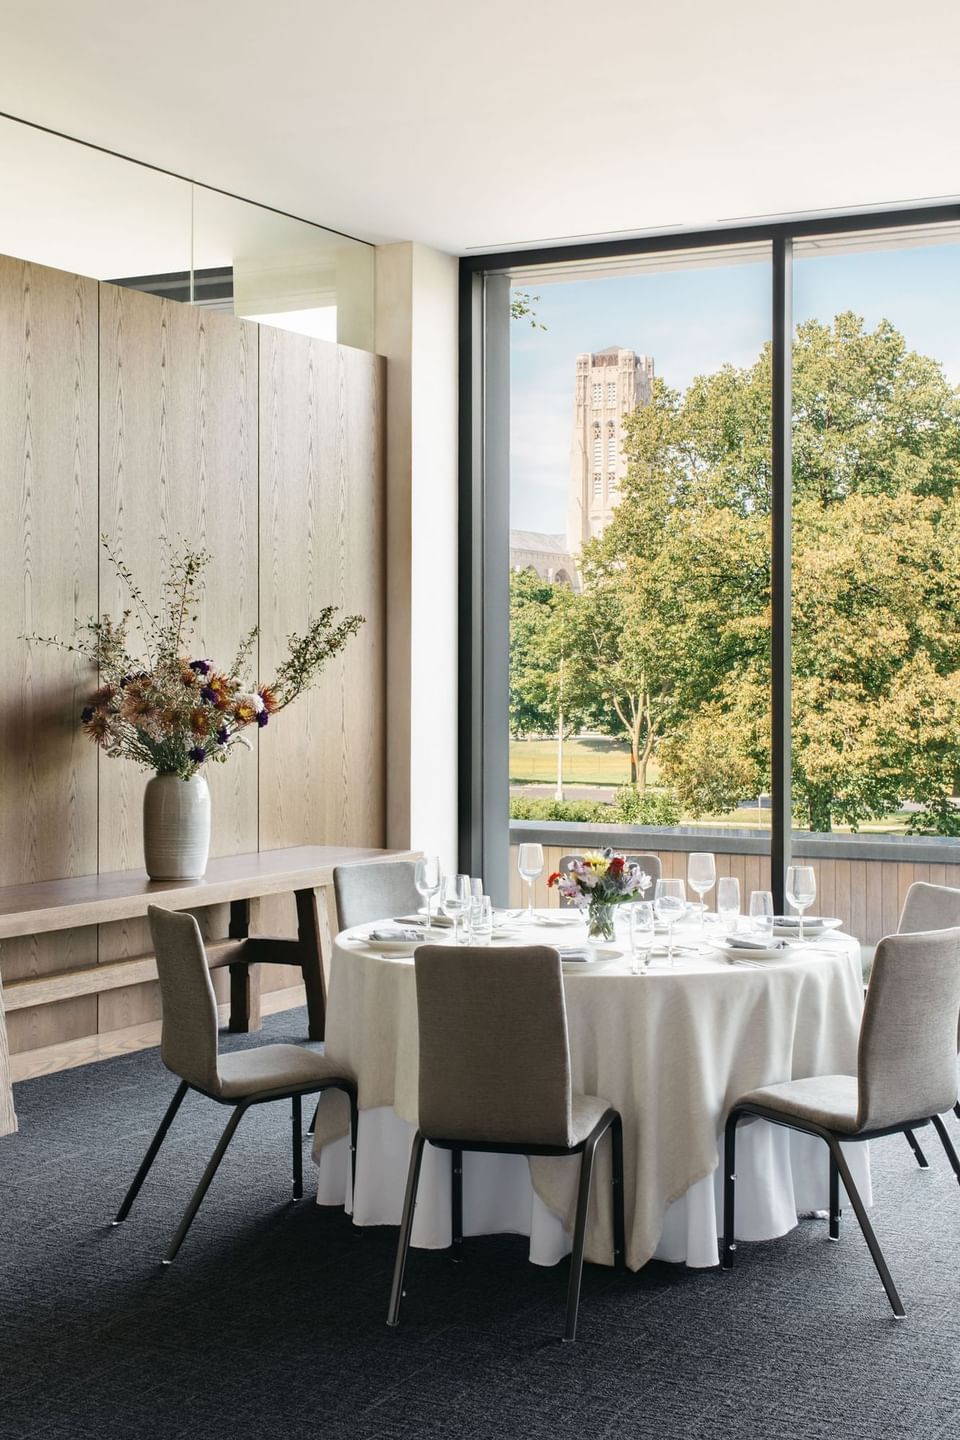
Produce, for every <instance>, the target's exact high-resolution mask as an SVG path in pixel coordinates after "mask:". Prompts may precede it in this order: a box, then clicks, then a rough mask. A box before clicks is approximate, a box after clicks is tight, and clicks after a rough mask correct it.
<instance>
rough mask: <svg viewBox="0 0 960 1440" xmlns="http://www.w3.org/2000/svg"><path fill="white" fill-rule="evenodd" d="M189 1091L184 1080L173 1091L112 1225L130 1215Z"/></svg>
mask: <svg viewBox="0 0 960 1440" xmlns="http://www.w3.org/2000/svg"><path fill="white" fill-rule="evenodd" d="M189 1089H190V1086H189V1085H188V1084H187V1082H186V1080H181V1081H180V1084H179V1085H178V1086H177V1088H176V1091H175V1093H174V1096H173V1099H172V1100H171V1101H170V1104H169V1105H168V1106H167V1113H166V1114H165V1115H164V1117H163V1119H162V1120H161V1121H160V1126H159V1128H158V1130H157V1133H156V1135H154V1137H153V1139H152V1140H151V1141H150V1147H149V1149H148V1150H147V1153H146V1155H144V1157H143V1159H142V1160H141V1162H140V1169H139V1170H138V1171H137V1173H136V1175H135V1176H134V1177H133V1184H132V1185H131V1186H130V1189H129V1190H128V1191H127V1193H126V1195H125V1196H124V1197H123V1204H122V1205H121V1206H120V1209H119V1210H118V1211H117V1218H116V1219H115V1220H114V1222H113V1223H114V1225H119V1224H120V1223H121V1221H123V1220H126V1218H127V1216H128V1215H129V1214H130V1207H131V1206H132V1204H133V1202H134V1200H136V1198H137V1196H138V1195H139V1193H140V1187H141V1185H142V1184H143V1182H144V1180H146V1178H147V1176H148V1174H149V1173H150V1167H151V1165H152V1164H153V1162H154V1160H156V1158H157V1151H158V1150H159V1149H160V1146H161V1145H162V1144H163V1141H164V1137H165V1136H166V1133H167V1131H168V1130H169V1129H170V1125H171V1123H172V1121H173V1117H174V1115H176V1113H177V1111H178V1110H179V1109H180V1105H181V1103H182V1101H183V1097H184V1095H186V1093H187V1091H188V1090H189Z"/></svg>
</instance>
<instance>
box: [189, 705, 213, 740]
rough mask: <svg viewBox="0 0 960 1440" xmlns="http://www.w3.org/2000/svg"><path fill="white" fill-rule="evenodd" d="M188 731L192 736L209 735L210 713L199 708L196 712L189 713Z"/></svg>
mask: <svg viewBox="0 0 960 1440" xmlns="http://www.w3.org/2000/svg"><path fill="white" fill-rule="evenodd" d="M190 729H191V730H192V731H193V733H194V735H199V736H201V737H202V736H204V735H209V734H210V711H209V710H202V709H201V708H200V707H199V706H198V707H197V709H196V710H191V711H190Z"/></svg>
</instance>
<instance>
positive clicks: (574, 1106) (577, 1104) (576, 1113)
mask: <svg viewBox="0 0 960 1440" xmlns="http://www.w3.org/2000/svg"><path fill="white" fill-rule="evenodd" d="M570 1108H571V1116H570V1143H571V1145H579V1144H580V1142H581V1141H582V1140H586V1138H587V1136H588V1135H589V1134H590V1131H591V1130H592V1129H593V1127H594V1125H596V1123H597V1121H598V1120H599V1119H600V1116H601V1115H603V1114H604V1113H605V1112H606V1111H607V1110H610V1109H611V1108H612V1107H611V1105H610V1103H609V1101H607V1100H601V1099H600V1097H599V1095H578V1094H576V1093H574V1095H573V1096H572V1100H571V1107H570Z"/></svg>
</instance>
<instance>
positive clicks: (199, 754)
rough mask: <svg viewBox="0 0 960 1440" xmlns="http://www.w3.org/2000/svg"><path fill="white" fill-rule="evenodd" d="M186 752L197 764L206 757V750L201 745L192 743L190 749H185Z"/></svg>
mask: <svg viewBox="0 0 960 1440" xmlns="http://www.w3.org/2000/svg"><path fill="white" fill-rule="evenodd" d="M187 754H188V755H189V756H190V759H191V760H194V761H196V763H197V764H198V765H200V764H201V763H202V762H203V761H204V760H206V758H207V752H206V750H204V748H203V746H202V745H194V747H193V749H192V750H188V751H187Z"/></svg>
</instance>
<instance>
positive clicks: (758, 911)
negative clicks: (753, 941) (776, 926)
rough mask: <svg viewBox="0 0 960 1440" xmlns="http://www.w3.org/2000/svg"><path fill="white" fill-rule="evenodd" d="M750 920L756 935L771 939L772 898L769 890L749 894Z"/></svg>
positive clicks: (754, 891)
mask: <svg viewBox="0 0 960 1440" xmlns="http://www.w3.org/2000/svg"><path fill="white" fill-rule="evenodd" d="M750 919H751V920H752V921H753V928H754V930H756V932H757V934H758V935H762V936H763V938H764V939H765V940H772V939H773V896H772V895H771V893H770V891H769V890H752V891H751V892H750Z"/></svg>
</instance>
